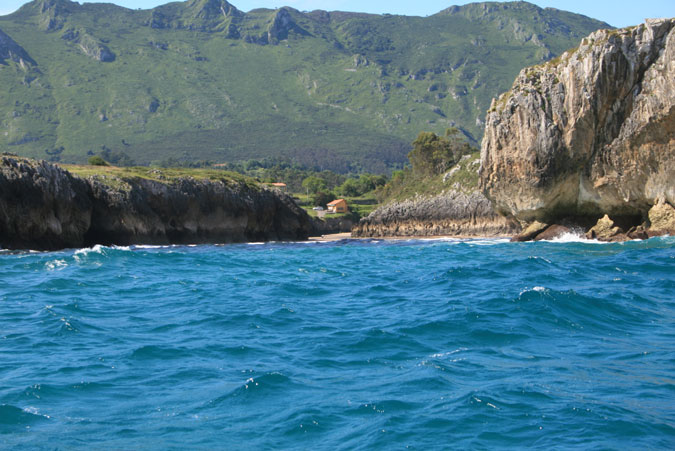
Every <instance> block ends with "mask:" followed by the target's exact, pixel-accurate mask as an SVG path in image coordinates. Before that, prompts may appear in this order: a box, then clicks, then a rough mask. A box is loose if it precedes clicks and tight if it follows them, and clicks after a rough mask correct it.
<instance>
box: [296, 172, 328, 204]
mask: <svg viewBox="0 0 675 451" xmlns="http://www.w3.org/2000/svg"><path fill="white" fill-rule="evenodd" d="M302 187H303V188H305V189H306V190H307V192H309V193H311V194H316V193H318V192H319V191H326V188H327V187H326V181H325V180H324V179H322V178H319V177H316V176H314V175H310V176H309V177H307V178H305V179H304V180H303V181H302ZM329 202H330V201H329Z"/></svg>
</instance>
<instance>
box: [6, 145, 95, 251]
mask: <svg viewBox="0 0 675 451" xmlns="http://www.w3.org/2000/svg"><path fill="white" fill-rule="evenodd" d="M92 209H93V206H92V202H91V188H90V187H89V185H88V184H87V182H86V181H84V180H82V179H78V178H76V177H73V176H72V175H70V173H68V172H67V171H64V170H63V169H61V168H59V167H57V166H54V165H52V164H49V163H47V162H44V161H34V160H28V159H23V158H14V157H9V156H1V157H0V247H3V248H10V249H58V248H64V247H78V246H81V245H82V239H83V237H84V234H85V233H86V231H87V230H89V228H90V225H91V213H92Z"/></svg>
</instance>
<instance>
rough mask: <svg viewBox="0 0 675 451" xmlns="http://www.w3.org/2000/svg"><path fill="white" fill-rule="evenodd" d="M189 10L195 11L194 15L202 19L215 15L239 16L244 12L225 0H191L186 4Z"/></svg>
mask: <svg viewBox="0 0 675 451" xmlns="http://www.w3.org/2000/svg"><path fill="white" fill-rule="evenodd" d="M186 8H187V9H188V10H191V11H194V13H195V14H194V16H195V17H196V18H200V19H211V18H214V17H219V16H222V17H237V16H242V15H244V13H242V12H241V11H239V10H238V9H237V8H236V7H234V6H233V5H232V4H230V3H228V2H227V1H225V0H189V1H188V2H187V4H186Z"/></svg>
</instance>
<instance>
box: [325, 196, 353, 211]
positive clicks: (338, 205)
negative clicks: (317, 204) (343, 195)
mask: <svg viewBox="0 0 675 451" xmlns="http://www.w3.org/2000/svg"><path fill="white" fill-rule="evenodd" d="M326 207H328V213H347V212H348V211H349V207H347V201H346V200H344V199H337V200H334V201H333V202H330V203H329V204H328V205H326Z"/></svg>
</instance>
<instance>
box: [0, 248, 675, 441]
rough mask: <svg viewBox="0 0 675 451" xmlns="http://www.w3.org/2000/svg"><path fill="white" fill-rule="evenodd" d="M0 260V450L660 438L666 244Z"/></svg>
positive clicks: (673, 429)
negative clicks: (0, 448) (0, 446)
mask: <svg viewBox="0 0 675 451" xmlns="http://www.w3.org/2000/svg"><path fill="white" fill-rule="evenodd" d="M563 241H564V242H548V243H546V242H542V243H507V242H505V241H503V240H476V241H457V240H435V241H429V240H411V241H396V242H387V241H343V242H337V243H295V244H261V245H228V246H197V247H161V246H136V247H134V246H132V247H131V248H110V247H101V246H97V247H95V248H92V249H82V250H70V251H63V252H54V253H18V254H14V253H3V254H0V324H1V326H0V327H1V328H0V445H2V447H3V448H10V449H11V448H15V449H25V448H26V447H31V448H45V449H72V448H113V449H167V448H175V449H179V448H191V449H195V448H198V449H199V448H201V449H270V448H286V449H288V448H292V449H378V448H379V449H391V448H394V449H400V448H405V447H410V448H412V449H429V448H431V449H439V448H453V449H466V448H479V449H495V448H514V447H516V448H517V447H520V448H540V449H550V448H605V449H607V448H609V449H625V448H633V449H635V448H641V447H647V448H651V449H673V448H675V239H673V238H656V239H651V240H649V241H642V242H629V243H623V244H600V243H589V242H578V241H575V240H573V239H569V237H568V239H565V240H563Z"/></svg>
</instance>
